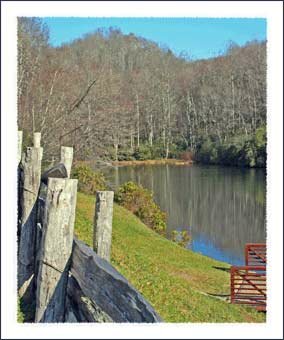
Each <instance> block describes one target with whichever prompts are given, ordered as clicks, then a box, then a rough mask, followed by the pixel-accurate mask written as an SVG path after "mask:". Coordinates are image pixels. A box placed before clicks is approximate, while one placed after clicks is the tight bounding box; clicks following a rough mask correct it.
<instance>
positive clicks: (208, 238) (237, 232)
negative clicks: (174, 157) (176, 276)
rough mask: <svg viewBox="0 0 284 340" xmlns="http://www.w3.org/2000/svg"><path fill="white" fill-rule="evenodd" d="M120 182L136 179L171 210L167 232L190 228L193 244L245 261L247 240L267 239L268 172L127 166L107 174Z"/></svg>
mask: <svg viewBox="0 0 284 340" xmlns="http://www.w3.org/2000/svg"><path fill="white" fill-rule="evenodd" d="M106 177H107V178H108V179H109V180H110V182H111V184H112V185H113V186H114V187H116V186H118V185H120V184H122V183H124V182H126V181H130V180H131V181H134V182H136V183H139V184H141V185H143V186H144V187H146V188H148V189H150V190H152V191H153V192H154V198H155V200H156V202H157V203H158V204H159V205H160V207H161V208H162V209H163V210H164V211H166V212H167V215H168V219H167V225H168V227H167V228H168V229H167V233H168V235H169V234H170V233H171V231H172V230H183V229H185V230H187V231H188V232H189V233H190V235H191V242H190V243H189V244H188V248H190V249H192V250H193V251H195V252H199V253H202V254H204V255H207V256H210V257H212V258H215V259H217V260H221V261H225V262H228V263H231V264H244V257H243V252H244V245H245V243H249V242H265V239H266V226H265V193H266V189H265V172H264V171H263V170H262V169H238V168H228V167H226V168H224V167H217V166H216V167H215V166H210V167H206V166H197V165H194V166H174V165H161V166H158V165H155V166H149V165H148V166H132V167H130V166H127V167H116V168H115V169H113V170H110V171H109V172H108V173H106Z"/></svg>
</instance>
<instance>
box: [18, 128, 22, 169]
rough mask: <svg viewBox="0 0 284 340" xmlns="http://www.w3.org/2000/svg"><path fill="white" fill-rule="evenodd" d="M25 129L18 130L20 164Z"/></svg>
mask: <svg viewBox="0 0 284 340" xmlns="http://www.w3.org/2000/svg"><path fill="white" fill-rule="evenodd" d="M22 144H23V131H18V164H19V163H20V162H21V158H22Z"/></svg>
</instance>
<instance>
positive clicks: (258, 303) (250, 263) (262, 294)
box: [231, 243, 266, 311]
mask: <svg viewBox="0 0 284 340" xmlns="http://www.w3.org/2000/svg"><path fill="white" fill-rule="evenodd" d="M245 263H246V265H245V266H232V267H231V303H234V304H243V305H247V306H251V307H255V308H256V309H257V310H260V311H266V245H265V244H259V243H249V244H247V245H246V246H245Z"/></svg>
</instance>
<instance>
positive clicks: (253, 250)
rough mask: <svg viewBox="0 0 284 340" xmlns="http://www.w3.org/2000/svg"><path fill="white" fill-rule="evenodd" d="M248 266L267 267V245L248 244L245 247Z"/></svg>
mask: <svg viewBox="0 0 284 340" xmlns="http://www.w3.org/2000/svg"><path fill="white" fill-rule="evenodd" d="M245 263H246V266H265V265H266V244H264V243H247V244H246V246H245Z"/></svg>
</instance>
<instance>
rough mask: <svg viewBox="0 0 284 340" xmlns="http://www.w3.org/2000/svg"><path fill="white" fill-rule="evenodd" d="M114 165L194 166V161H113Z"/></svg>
mask: <svg viewBox="0 0 284 340" xmlns="http://www.w3.org/2000/svg"><path fill="white" fill-rule="evenodd" d="M111 164H112V165H118V166H126V165H163V164H173V165H192V164H193V161H184V160H182V159H172V158H170V159H147V160H144V161H142V160H141V161H139V160H135V161H112V162H111Z"/></svg>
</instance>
